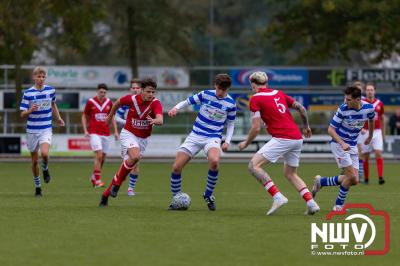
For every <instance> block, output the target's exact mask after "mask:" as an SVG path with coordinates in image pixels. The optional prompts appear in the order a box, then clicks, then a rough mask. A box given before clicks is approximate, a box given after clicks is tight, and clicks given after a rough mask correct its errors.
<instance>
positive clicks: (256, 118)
mask: <svg viewBox="0 0 400 266" xmlns="http://www.w3.org/2000/svg"><path fill="white" fill-rule="evenodd" d="M260 129H261V117H260V114H259V112H256V113H255V114H253V118H252V120H251V128H250V130H249V133H248V135H247V138H246V140H245V141H242V142H240V143H239V150H243V149H245V148H246V147H247V146H249V144H250V143H252V142H253V140H254V139H255V138H256V137H257V135H258V133H259V132H260Z"/></svg>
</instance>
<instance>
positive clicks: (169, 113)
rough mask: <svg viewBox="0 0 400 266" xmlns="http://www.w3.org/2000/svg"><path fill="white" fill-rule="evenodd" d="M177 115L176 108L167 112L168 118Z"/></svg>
mask: <svg viewBox="0 0 400 266" xmlns="http://www.w3.org/2000/svg"><path fill="white" fill-rule="evenodd" d="M177 113H178V109H176V108H175V107H174V108H172V109H171V110H169V112H168V116H169V117H174V116H176V114H177Z"/></svg>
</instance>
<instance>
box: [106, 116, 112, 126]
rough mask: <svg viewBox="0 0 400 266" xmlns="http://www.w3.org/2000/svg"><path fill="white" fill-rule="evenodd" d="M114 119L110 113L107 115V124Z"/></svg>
mask: <svg viewBox="0 0 400 266" xmlns="http://www.w3.org/2000/svg"><path fill="white" fill-rule="evenodd" d="M112 119H113V117H112V115H108V116H107V117H106V121H105V122H106V124H110V123H111V121H112Z"/></svg>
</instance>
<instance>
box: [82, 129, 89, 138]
mask: <svg viewBox="0 0 400 266" xmlns="http://www.w3.org/2000/svg"><path fill="white" fill-rule="evenodd" d="M83 134H84V135H85V137H90V134H89V132H88V131H87V130H86V129H85V130H84V131H83Z"/></svg>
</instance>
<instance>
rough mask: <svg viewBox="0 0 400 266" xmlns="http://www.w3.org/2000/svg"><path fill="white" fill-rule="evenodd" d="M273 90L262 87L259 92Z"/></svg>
mask: <svg viewBox="0 0 400 266" xmlns="http://www.w3.org/2000/svg"><path fill="white" fill-rule="evenodd" d="M271 91H273V89H270V88H267V87H262V88H259V89H258V92H271Z"/></svg>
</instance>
